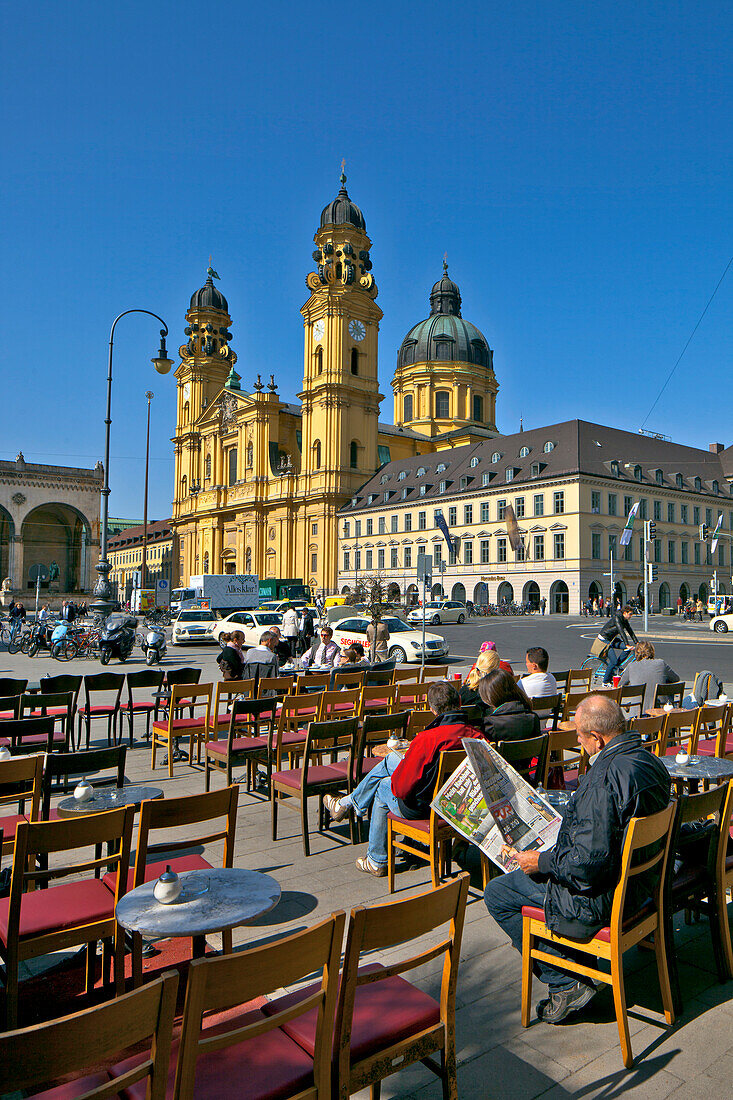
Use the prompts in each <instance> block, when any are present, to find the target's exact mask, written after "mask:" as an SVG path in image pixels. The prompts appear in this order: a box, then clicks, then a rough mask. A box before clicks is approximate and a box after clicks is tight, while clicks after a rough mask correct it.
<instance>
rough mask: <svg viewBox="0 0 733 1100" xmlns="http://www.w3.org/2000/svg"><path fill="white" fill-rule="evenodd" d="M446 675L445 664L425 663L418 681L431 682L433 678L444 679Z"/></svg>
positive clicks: (446, 667) (422, 682) (446, 668)
mask: <svg viewBox="0 0 733 1100" xmlns="http://www.w3.org/2000/svg"><path fill="white" fill-rule="evenodd" d="M447 675H448V666H447V665H425V666H424V667H423V669H422V672H421V673H420V683H421V684H432V683H433V682H434V681H435V680H445V678H446V676H447Z"/></svg>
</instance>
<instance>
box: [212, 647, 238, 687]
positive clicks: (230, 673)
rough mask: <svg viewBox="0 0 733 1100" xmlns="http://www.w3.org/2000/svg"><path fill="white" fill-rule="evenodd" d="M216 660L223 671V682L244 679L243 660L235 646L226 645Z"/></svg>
mask: <svg viewBox="0 0 733 1100" xmlns="http://www.w3.org/2000/svg"><path fill="white" fill-rule="evenodd" d="M216 660H217V663H218V665H219V668H220V669H221V678H222V680H241V679H242V658H241V657H240V656H239V652H238V651H237V650H236V649H235V648H234V646H231V645H225V646H224V648H223V649H222V651H221V653H220V654H219V656H218V657H217V659H216Z"/></svg>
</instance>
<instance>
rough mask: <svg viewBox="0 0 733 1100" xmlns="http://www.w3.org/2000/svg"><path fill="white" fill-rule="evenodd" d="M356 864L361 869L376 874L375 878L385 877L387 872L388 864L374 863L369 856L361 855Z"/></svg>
mask: <svg viewBox="0 0 733 1100" xmlns="http://www.w3.org/2000/svg"><path fill="white" fill-rule="evenodd" d="M356 866H357V867H358V868H359V870H360V871H366V873H367V874H368V875H374V877H375V878H384V876H385V875H386V874H387V867H386V864H385V865H384V866H383V865H382V864H381V863H372V861H371V860H370V858H369V856H360V857H359V859H357V861H356Z"/></svg>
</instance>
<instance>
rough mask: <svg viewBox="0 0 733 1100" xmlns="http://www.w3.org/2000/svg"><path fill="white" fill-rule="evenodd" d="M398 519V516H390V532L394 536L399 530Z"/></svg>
mask: <svg viewBox="0 0 733 1100" xmlns="http://www.w3.org/2000/svg"><path fill="white" fill-rule="evenodd" d="M398 519H399V517H398V516H390V520H389V527H390V531H391V533H392V534H393V535H396V534H397V530H398V527H397V521H398Z"/></svg>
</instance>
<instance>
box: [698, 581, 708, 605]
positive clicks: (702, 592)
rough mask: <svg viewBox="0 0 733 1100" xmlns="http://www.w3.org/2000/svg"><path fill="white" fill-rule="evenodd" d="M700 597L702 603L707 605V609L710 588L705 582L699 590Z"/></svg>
mask: <svg viewBox="0 0 733 1100" xmlns="http://www.w3.org/2000/svg"><path fill="white" fill-rule="evenodd" d="M698 596H699V598H700V599H701V600H702V602H703V603H704V604H705V606H706V607H707V605H708V586H707V585H706V584H705V581H703V582H702V584H701V585H700V588H699V589H698Z"/></svg>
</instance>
